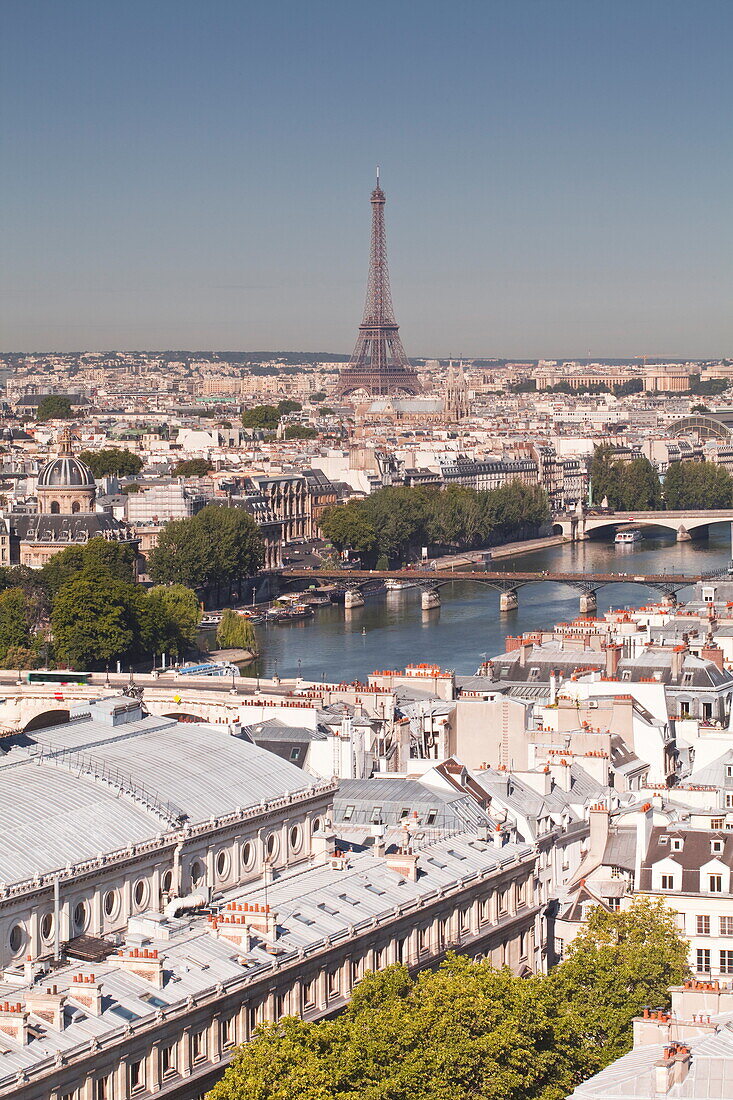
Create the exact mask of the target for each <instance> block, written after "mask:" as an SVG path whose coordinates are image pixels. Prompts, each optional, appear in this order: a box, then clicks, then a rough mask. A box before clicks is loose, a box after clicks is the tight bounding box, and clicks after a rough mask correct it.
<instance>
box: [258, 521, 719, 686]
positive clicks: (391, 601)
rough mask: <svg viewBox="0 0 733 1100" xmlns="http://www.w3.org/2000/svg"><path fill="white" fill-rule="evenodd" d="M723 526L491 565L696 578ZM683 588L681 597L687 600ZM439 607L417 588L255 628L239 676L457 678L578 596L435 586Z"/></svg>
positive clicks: (635, 588)
mask: <svg viewBox="0 0 733 1100" xmlns="http://www.w3.org/2000/svg"><path fill="white" fill-rule="evenodd" d="M730 558H731V546H730V526H729V525H728V524H716V525H714V526H711V528H710V536H709V538H707V539H700V540H695V541H693V542H684V543H676V542H674V541H673V539H672V538H671V537H670V536H666V535H663V536H660V537H647V538H645V539H644V541H643V542H640V543H637V544H635V545H630V546H622V547H618V548H617V547H615V546H614V545H613V543H611V542H601V541H588V542H584V543H577V544H574V545H570V544H568V545H565V546H553V547H549V548H547V549H546V550H538V551H535V552H534V553H530V554H521V555H518V556H516V557H514V558H506V559H504V560H503V561H501V562H498V563H497V568H498V569H507V570H509V571H511V570H512V569H513V568H516V569H521V570H525V569H526V570H531V571H538V572H541V571H543V570H548V571H549V572H563V571H566V572H577V573H581V572H589V573H594V572H599V573H607V572H624V573H629V574H633V573H645V572H649V573H663V572H665V571H666V572H670V573H689V574H693V573H701V572H704V571H705V570H708V569H714V568H716V567H719V566H724V565H727V563H728V562H729V560H730ZM689 594H690V590H689V589H687V590H685V591H683V592H682V593H681V594H680V599H685V598H686V596H689ZM649 595H650V592H649V590H648V589H645V588H643V587H642V586H641V585H635V584H624V583H620V584H613V585H608V586H607V587H605V588H602V589H601V590H600V591H599V592H598V594H597V599H598V612H599V614H602V613H603V612H604V611H606V610H607V609H608V608H610V607H627V606H631V607H633V606H636V605H639V604H643V603H644V602H645V601H646V599H647V598H648V597H649ZM440 597H441V601H442V606H441V607H440V609H438V610H435V611H429V612H423V611H422V609H421V606H420V591H419V589H410V590H408V591H407V592H403V593H392V594H384V595H381V596H376V597H373V598H371V599H368V600H367V601H366V603H365V605H364V606H363V607H359V608H355V609H353V610H351V611H349V612H348V613H347V612H345V611H344V608H343V606H339V605H336V604H334V605H332V606H330V607H324V608H318V609H316V612H315V615H314V616H313V618H311V619H307V620H303V621H301V622H296V623H293V624H291V625H288V626H274V625H272V626H263V627H258V628H257V629H258V633H259V638H260V645H261V649H262V655H261V657H260V658H259V660H258V662H257V664H255V665H250V666H249V667H248V668H246V669H244V670H243V671H244V675H247V676H251V675H262V676H272V675H275V674H277V675H280V676H297V675H298V673H299V672H300V673H301V674H302V675H303V676H304V677H305V678H307V679H311V680H320V679H321V678H325V679H326V680H334V679H335V680H347V681H348V680H353V679H362V680H365V679H366V677H367V675H368V674H369V673H370V672H372V671H374V670H375V669H379V668H403V667H404V666H405V664H408V663H415V662H419V661H430V662H434V663H435V664H438V665H441V666H442V667H443V668H450V669H455V671H456V672H458V673H461V674H470V673H473V672H475V671H476V668H477V666H478V665H479V664H480V662H481V659H482V656H483V655H484V654H487V655H489V656H491V655H493V654H495V653H501V652H502V651H503V649H504V637H505V635H506V634H518V633H520V632H521V631H523V630H531V629H535V628H539V627H551V626H552V625H553V624H554V623H555V622H564V621H567V620H569V619H573V618H575V617H576V616H577V615H578V597H579V593H578V592H577V591H575V590H574V589H572V588H570V587H568V586H567V585H563V584H555V583H552V582H541V583H537V584H530V585H527V586H526V587H524V588H521V589H520V591H519V608H518V609H517V610H516V611H513V612H508V613H503V614H502V613H500V612H499V596H498V593H497V592H494V591H493V590H492V589H489V588H485V587H484V586H483V585H479V584H472V583H470V582H459V583H452V584H447V585H444V586H443V587H442V588H441V589H440Z"/></svg>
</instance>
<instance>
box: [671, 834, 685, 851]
mask: <svg viewBox="0 0 733 1100" xmlns="http://www.w3.org/2000/svg"><path fill="white" fill-rule="evenodd" d="M670 848H671V849H672V851H673V852H681V851H682V849H683V848H684V841H683V840H681V839H680V837H678V836H675V837H673V838H672V843H671V844H670Z"/></svg>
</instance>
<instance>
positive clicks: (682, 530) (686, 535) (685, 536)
mask: <svg viewBox="0 0 733 1100" xmlns="http://www.w3.org/2000/svg"><path fill="white" fill-rule="evenodd" d="M732 526H733V525H732ZM691 541H692V535H691V534H690V532H689V531H688V530H687V528H686V527H685V526H684V525H683V524H680V525H679V527H678V528H677V542H691Z"/></svg>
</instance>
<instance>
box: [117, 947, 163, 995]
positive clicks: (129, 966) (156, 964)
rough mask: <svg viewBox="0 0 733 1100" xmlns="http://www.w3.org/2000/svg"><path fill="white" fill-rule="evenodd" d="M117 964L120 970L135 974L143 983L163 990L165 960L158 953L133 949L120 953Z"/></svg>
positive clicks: (141, 948)
mask: <svg viewBox="0 0 733 1100" xmlns="http://www.w3.org/2000/svg"><path fill="white" fill-rule="evenodd" d="M115 962H116V963H117V965H118V966H119V968H120V970H125V971H127V973H128V974H135V975H136V976H137V977H138V978H142V979H143V981H145V982H150V983H151V985H154V986H155V987H156V989H162V988H163V959H162V958H161V957H160V956H159V955H158V952H157V951H151V950H149V949H148V948H147V947H144V948H143V947H133V948H130V949H129V950H127V951H124V950H123V951H120V953H119V954H118V955H117V956H116V957H115Z"/></svg>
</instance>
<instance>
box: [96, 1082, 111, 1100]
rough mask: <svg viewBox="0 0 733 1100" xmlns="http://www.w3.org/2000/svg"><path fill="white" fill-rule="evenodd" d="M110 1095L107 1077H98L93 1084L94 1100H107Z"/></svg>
mask: <svg viewBox="0 0 733 1100" xmlns="http://www.w3.org/2000/svg"><path fill="white" fill-rule="evenodd" d="M111 1095H112V1091H111V1089H110V1087H109V1077H98V1078H97V1080H96V1081H95V1082H94V1100H109V1097H110V1096H111Z"/></svg>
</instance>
